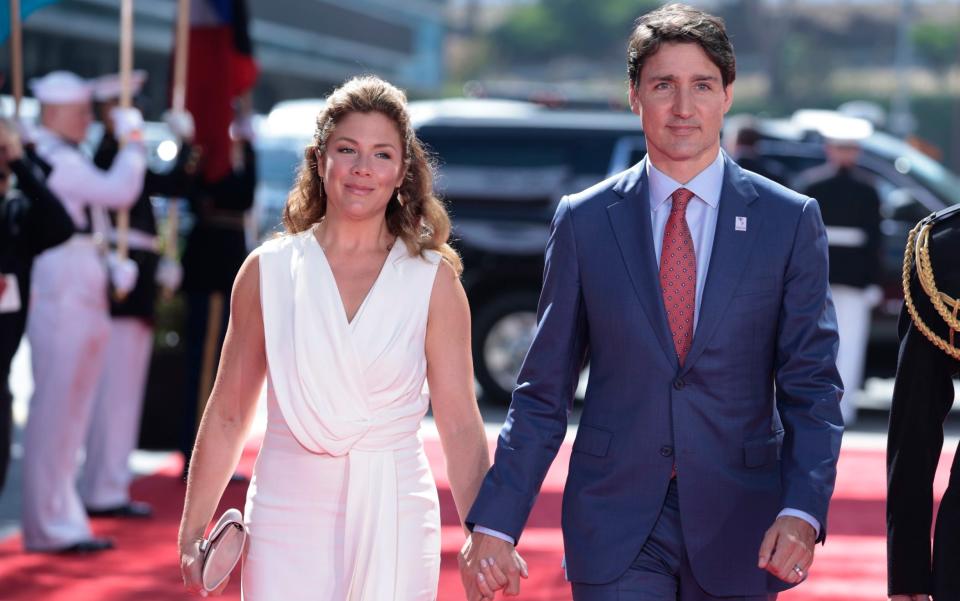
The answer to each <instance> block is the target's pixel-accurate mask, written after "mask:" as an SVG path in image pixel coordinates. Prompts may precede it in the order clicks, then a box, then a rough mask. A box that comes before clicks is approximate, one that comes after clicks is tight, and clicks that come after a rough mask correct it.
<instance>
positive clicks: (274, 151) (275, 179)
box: [256, 139, 305, 188]
mask: <svg viewBox="0 0 960 601" xmlns="http://www.w3.org/2000/svg"><path fill="white" fill-rule="evenodd" d="M304 146H305V144H304V143H302V142H300V141H297V140H293V139H274V140H263V141H262V142H259V143H258V144H257V146H256V150H257V177H258V179H259V181H260V182H261V183H265V184H267V185H271V186H279V187H282V188H290V186H292V185H293V181H294V179H296V175H297V169H298V168H299V167H300V163H301V162H302V161H303V149H304Z"/></svg>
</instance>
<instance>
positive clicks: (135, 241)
mask: <svg viewBox="0 0 960 601" xmlns="http://www.w3.org/2000/svg"><path fill="white" fill-rule="evenodd" d="M110 244H111V245H112V246H114V247H116V245H117V233H116V231H111V232H110ZM127 248H129V249H130V250H145V251H147V252H153V253H155V252H160V239H159V238H158V237H157V236H154V235H153V234H148V233H147V232H144V231H143V230H135V229H131V230H127Z"/></svg>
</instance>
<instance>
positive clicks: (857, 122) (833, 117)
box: [792, 109, 873, 144]
mask: <svg viewBox="0 0 960 601" xmlns="http://www.w3.org/2000/svg"><path fill="white" fill-rule="evenodd" d="M792 120H793V122H794V123H797V124H798V125H801V126H803V127H806V128H808V129H814V130H816V131H817V132H819V133H820V135H821V136H823V138H824V139H825V140H827V141H828V142H833V143H835V144H857V143H859V142H861V141H863V140H865V139H867V138H869V137H870V136H871V135H873V124H871V123H870V122H869V121H867V120H866V119H861V118H860V117H848V116H846V115H841V114H840V113H836V112H834V111H823V110H815V109H807V110H799V111H797V112H795V113H794V114H793V118H792Z"/></svg>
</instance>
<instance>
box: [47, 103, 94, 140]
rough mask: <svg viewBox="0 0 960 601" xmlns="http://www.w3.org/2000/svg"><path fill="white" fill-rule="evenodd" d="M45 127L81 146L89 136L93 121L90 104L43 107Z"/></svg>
mask: <svg viewBox="0 0 960 601" xmlns="http://www.w3.org/2000/svg"><path fill="white" fill-rule="evenodd" d="M42 121H43V125H44V127H46V128H47V129H49V130H50V131H52V132H54V133H55V134H57V135H59V136H60V137H62V138H63V139H65V140H69V141H70V142H74V143H76V144H79V143H81V142H83V140H84V138H86V136H87V128H88V127H90V123H91V122H92V121H93V108H92V107H91V106H90V102H74V103H70V104H50V105H46V106H44V107H43V116H42Z"/></svg>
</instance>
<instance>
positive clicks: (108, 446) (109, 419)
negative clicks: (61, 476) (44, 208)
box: [77, 228, 158, 510]
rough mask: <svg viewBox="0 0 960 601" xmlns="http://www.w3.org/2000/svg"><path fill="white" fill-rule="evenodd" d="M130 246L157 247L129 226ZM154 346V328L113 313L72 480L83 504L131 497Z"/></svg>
mask: <svg viewBox="0 0 960 601" xmlns="http://www.w3.org/2000/svg"><path fill="white" fill-rule="evenodd" d="M129 234H130V235H129V236H128V240H127V242H128V244H129V246H130V249H131V250H149V251H153V252H156V250H157V246H158V244H157V239H156V236H153V235H151V234H149V233H147V232H143V231H140V230H136V229H132V228H131V229H130V232H129ZM152 350H153V327H152V326H151V324H150V322H149V321H148V320H146V319H144V318H142V317H136V316H113V317H112V318H111V319H110V337H109V342H108V343H107V350H106V361H105V365H104V368H103V370H102V372H101V373H100V380H99V383H98V384H97V392H96V396H95V400H94V407H93V410H92V414H93V415H92V416H91V419H90V426H89V428H88V432H87V442H86V447H85V450H86V459H85V461H84V464H83V470H82V472H81V475H80V479H79V481H78V483H77V487H78V490H79V492H80V497H81V498H82V499H83V504H84V505H85V506H86V507H88V508H90V509H99V510H105V509H111V508H114V507H118V506H121V505H126V504H127V503H129V502H130V482H131V481H132V480H133V473H132V472H131V471H130V468H129V458H130V454H131V453H132V452H133V450H134V449H135V448H136V446H137V436H138V434H139V433H140V417H141V415H142V414H143V395H144V391H145V388H146V385H147V374H148V371H149V368H150V355H151V351H152Z"/></svg>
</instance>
